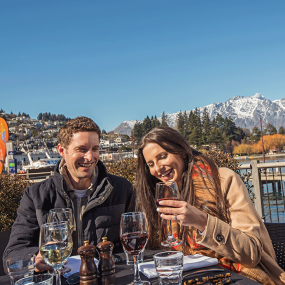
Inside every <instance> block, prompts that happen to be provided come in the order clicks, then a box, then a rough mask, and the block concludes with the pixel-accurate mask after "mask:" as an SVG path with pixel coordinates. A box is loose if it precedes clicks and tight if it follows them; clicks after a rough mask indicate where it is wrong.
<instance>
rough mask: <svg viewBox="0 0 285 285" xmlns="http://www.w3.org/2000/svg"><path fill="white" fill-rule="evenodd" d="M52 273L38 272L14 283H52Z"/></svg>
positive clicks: (49, 284) (33, 284)
mask: <svg viewBox="0 0 285 285" xmlns="http://www.w3.org/2000/svg"><path fill="white" fill-rule="evenodd" d="M52 284H53V274H49V273H46V274H39V275H35V276H30V277H25V278H22V279H20V280H18V281H17V282H16V283H15V285H52Z"/></svg>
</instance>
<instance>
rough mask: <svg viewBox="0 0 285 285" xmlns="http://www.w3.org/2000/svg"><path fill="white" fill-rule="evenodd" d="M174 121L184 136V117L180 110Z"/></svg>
mask: <svg viewBox="0 0 285 285" xmlns="http://www.w3.org/2000/svg"><path fill="white" fill-rule="evenodd" d="M176 122H177V123H176V125H177V130H178V132H179V133H180V134H181V135H183V136H184V127H185V126H184V117H183V115H182V112H181V111H180V112H179V113H178V114H177V117H176Z"/></svg>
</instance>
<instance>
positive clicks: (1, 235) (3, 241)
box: [0, 231, 11, 276]
mask: <svg viewBox="0 0 285 285" xmlns="http://www.w3.org/2000/svg"><path fill="white" fill-rule="evenodd" d="M10 233H11V231H5V232H0V276H2V275H5V272H4V266H5V264H3V261H2V260H3V259H2V257H3V253H4V250H5V248H6V246H7V244H8V241H9V238H10Z"/></svg>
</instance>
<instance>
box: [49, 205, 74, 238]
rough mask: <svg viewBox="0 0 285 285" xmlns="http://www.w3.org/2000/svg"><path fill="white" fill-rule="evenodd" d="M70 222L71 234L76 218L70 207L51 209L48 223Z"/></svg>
mask: <svg viewBox="0 0 285 285" xmlns="http://www.w3.org/2000/svg"><path fill="white" fill-rule="evenodd" d="M54 222H68V225H69V227H70V230H71V234H72V232H73V228H74V218H73V214H72V210H71V209H70V208H55V209H51V210H49V214H48V223H54Z"/></svg>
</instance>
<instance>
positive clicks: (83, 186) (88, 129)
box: [3, 117, 135, 271]
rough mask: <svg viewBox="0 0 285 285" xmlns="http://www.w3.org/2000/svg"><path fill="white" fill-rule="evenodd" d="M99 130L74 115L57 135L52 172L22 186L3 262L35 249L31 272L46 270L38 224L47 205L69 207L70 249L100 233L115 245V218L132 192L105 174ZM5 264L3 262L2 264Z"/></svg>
mask: <svg viewBox="0 0 285 285" xmlns="http://www.w3.org/2000/svg"><path fill="white" fill-rule="evenodd" d="M99 142H100V129H99V127H98V126H97V125H96V124H95V123H94V122H93V121H92V120H91V119H89V118H86V117H77V118H75V119H73V120H70V121H69V122H68V123H66V124H65V125H64V126H63V127H62V128H61V129H60V131H59V134H58V152H59V154H60V155H61V156H62V159H61V161H60V162H58V164H57V166H56V168H55V173H54V176H52V177H50V178H49V179H47V180H45V181H43V182H40V183H36V184H34V185H32V186H30V187H28V188H26V189H25V191H24V194H23V197H22V199H21V202H20V206H19V208H18V211H17V218H16V220H15V222H14V224H13V226H12V231H11V236H10V240H9V243H8V245H7V247H6V249H5V252H4V254H3V262H5V260H6V259H7V258H9V257H12V256H16V255H25V254H27V253H37V258H36V270H37V271H43V270H49V269H50V267H49V266H48V265H47V264H45V262H44V261H43V258H42V257H41V255H40V253H38V251H39V248H38V240H39V232H40V226H41V225H42V224H44V223H46V222H47V216H48V213H49V210H50V209H52V208H72V210H73V213H74V220H75V227H74V232H73V252H72V254H77V249H78V247H80V246H81V245H83V241H84V240H89V242H90V244H93V245H96V244H97V243H99V242H100V241H102V237H104V236H106V237H107V238H108V240H109V241H112V242H113V243H114V245H115V249H117V248H118V247H120V239H119V228H120V216H121V214H122V213H124V212H130V211H133V210H134V203H135V202H134V201H135V197H134V190H133V187H132V185H131V183H130V182H128V181H127V180H126V179H124V178H121V177H118V176H114V175H111V174H108V173H107V171H106V168H105V166H104V165H103V163H102V162H101V161H100V160H99ZM3 264H5V263H3Z"/></svg>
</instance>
